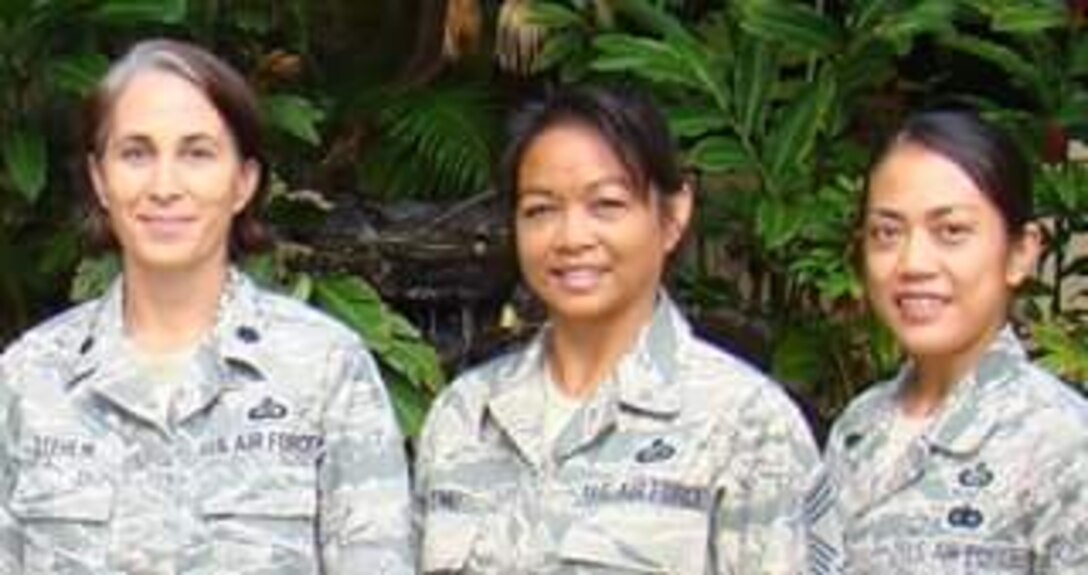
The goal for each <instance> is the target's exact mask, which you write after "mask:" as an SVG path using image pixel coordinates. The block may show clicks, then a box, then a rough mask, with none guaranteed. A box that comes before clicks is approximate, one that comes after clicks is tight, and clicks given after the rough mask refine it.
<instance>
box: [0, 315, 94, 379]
mask: <svg viewBox="0 0 1088 575" xmlns="http://www.w3.org/2000/svg"><path fill="white" fill-rule="evenodd" d="M98 303H99V300H92V301H89V302H85V303H82V304H80V305H77V306H75V307H72V308H70V309H68V310H66V311H64V312H61V313H59V314H57V315H55V316H53V317H52V318H50V319H48V320H46V321H44V322H42V323H40V324H38V325H37V326H35V327H33V328H31V329H29V330H28V331H26V332H25V333H23V334H22V335H21V336H19V337H18V338H17V339H16V340H15V341H14V342H12V343H11V345H9V346H8V348H7V349H6V350H4V353H3V355H0V374H2V375H3V379H4V383H5V385H7V386H9V387H11V388H12V389H13V390H18V389H19V388H21V387H23V386H25V385H28V384H31V383H34V384H40V383H42V381H43V380H48V379H51V378H50V377H48V374H49V373H58V374H59V373H60V371H61V370H63V369H66V368H67V367H68V366H70V365H71V364H72V363H73V362H74V361H75V358H76V357H78V355H79V353H80V350H81V348H82V346H84V344H85V343H84V342H85V340H86V339H87V336H88V334H90V333H91V331H92V330H93V325H92V322H93V319H94V316H95V313H94V311H95V309H96V308H97V304H98Z"/></svg>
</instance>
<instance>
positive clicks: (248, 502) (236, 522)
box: [198, 461, 318, 574]
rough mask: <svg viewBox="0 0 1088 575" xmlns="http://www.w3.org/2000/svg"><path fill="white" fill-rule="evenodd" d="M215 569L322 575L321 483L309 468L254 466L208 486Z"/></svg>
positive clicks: (205, 512) (203, 503)
mask: <svg viewBox="0 0 1088 575" xmlns="http://www.w3.org/2000/svg"><path fill="white" fill-rule="evenodd" d="M213 476H214V475H213ZM201 491H202V493H200V494H199V495H198V497H199V501H200V503H199V509H200V513H201V516H202V520H203V522H204V526H205V528H206V536H207V541H208V544H209V546H210V548H211V550H212V554H213V556H214V560H213V561H212V564H214V565H216V566H217V568H218V569H220V570H222V571H223V572H228V573H250V572H261V573H263V572H276V573H298V574H307V573H317V572H318V559H317V557H318V553H317V545H316V542H317V528H316V525H317V499H318V496H317V478H316V471H315V469H314V468H312V467H309V466H287V465H283V464H270V463H268V462H265V463H264V464H261V463H260V462H256V461H250V462H247V463H245V464H238V465H236V466H235V475H234V477H232V478H231V479H229V480H225V481H217V482H214V483H208V482H205V483H203V485H202V487H201Z"/></svg>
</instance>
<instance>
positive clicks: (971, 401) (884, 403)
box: [827, 328, 1088, 575]
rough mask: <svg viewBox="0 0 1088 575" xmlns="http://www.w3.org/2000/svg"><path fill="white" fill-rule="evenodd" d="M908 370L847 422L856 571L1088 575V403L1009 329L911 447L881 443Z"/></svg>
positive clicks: (850, 553)
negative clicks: (901, 449)
mask: <svg viewBox="0 0 1088 575" xmlns="http://www.w3.org/2000/svg"><path fill="white" fill-rule="evenodd" d="M910 378H911V369H910V367H909V366H907V367H906V368H904V369H903V370H902V371H901V373H900V375H899V376H898V377H896V378H895V379H893V380H892V381H888V382H885V383H883V384H880V385H878V386H876V387H875V388H873V389H871V390H869V391H868V392H866V393H865V394H864V395H862V396H861V397H860V398H859V399H857V400H856V401H854V402H853V404H852V405H851V406H850V407H849V408H848V409H847V410H846V412H845V413H844V414H843V415H842V417H841V418H840V419H839V421H837V422H836V424H835V427H834V429H833V431H832V435H831V439H830V443H829V445H828V452H827V460H828V466H829V469H830V471H831V473H832V475H833V476H834V477H835V478H836V479H837V481H838V483H839V484H840V486H841V500H840V503H841V505H842V508H843V511H844V517H843V520H844V521H845V522H846V547H847V565H848V569H847V571H848V573H855V574H866V575H868V574H872V575H932V574H940V575H969V574H978V575H1013V574H1018V575H1019V574H1029V573H1032V574H1037V575H1039V574H1048V575H1058V574H1062V575H1074V574H1079V575H1084V574H1085V573H1088V404H1086V403H1085V401H1084V400H1083V399H1082V398H1081V397H1080V396H1078V395H1077V394H1076V393H1075V392H1073V391H1072V390H1071V389H1070V388H1068V387H1067V386H1066V385H1065V384H1063V383H1062V382H1060V381H1058V380H1056V379H1055V378H1054V377H1052V376H1050V375H1049V374H1047V373H1046V372H1044V371H1042V370H1040V369H1039V368H1037V367H1035V366H1033V365H1032V364H1031V363H1030V362H1029V361H1028V360H1027V357H1026V355H1025V353H1024V350H1023V348H1022V347H1021V345H1020V343H1019V342H1018V341H1017V340H1016V338H1015V336H1014V335H1013V333H1012V330H1011V329H1009V328H1006V329H1005V330H1003V331H1002V332H1001V333H1000V335H999V336H998V337H997V339H996V340H995V342H994V343H993V344H992V345H991V347H990V349H989V350H988V351H987V352H986V353H985V354H984V356H983V357H982V359H981V361H980V362H979V364H978V365H977V367H976V368H975V370H974V372H973V373H971V374H969V375H968V376H967V377H965V378H964V379H963V380H962V381H960V382H959V383H957V384H956V386H955V387H954V388H953V389H952V392H951V394H950V395H949V397H948V399H947V400H946V401H945V403H944V406H943V407H942V408H940V411H939V412H938V413H936V414H935V416H934V419H933V420H932V421H931V422H930V423H929V424H928V426H927V428H926V429H925V430H924V431H923V433H922V435H921V436H920V437H919V438H917V439H916V440H915V441H914V442H913V443H912V444H910V445H909V446H908V448H907V450H906V453H905V454H904V455H903V456H902V457H900V458H899V459H898V460H895V461H894V463H892V464H890V465H885V466H877V465H874V464H873V462H874V461H880V460H881V459H882V458H880V457H879V455H880V453H881V449H882V448H884V446H885V445H886V443H887V441H888V436H887V430H888V429H889V428H890V427H891V421H892V418H893V417H895V416H896V415H895V414H896V410H897V409H898V405H897V404H898V399H897V397H898V394H899V390H900V389H901V388H902V386H903V385H904V383H905V382H907V381H910Z"/></svg>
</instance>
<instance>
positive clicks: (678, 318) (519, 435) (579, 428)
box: [481, 293, 691, 463]
mask: <svg viewBox="0 0 1088 575" xmlns="http://www.w3.org/2000/svg"><path fill="white" fill-rule="evenodd" d="M550 331H551V328H550V326H545V327H544V328H543V329H542V330H541V331H540V333H538V334H537V335H536V336H535V337H534V338H533V340H532V341H531V342H530V343H529V344H528V346H527V347H526V348H525V349H524V350H523V351H522V353H520V354H518V356H517V358H516V359H515V360H514V361H513V362H511V363H510V364H508V365H505V366H504V367H503V368H501V369H500V370H499V372H498V373H497V376H496V377H495V379H494V380H493V381H492V382H491V393H490V398H489V400H488V402H487V406H486V409H485V411H484V416H485V418H486V417H492V418H494V420H495V421H496V422H497V423H498V425H499V426H500V427H501V428H502V429H503V430H504V431H505V432H506V434H507V435H508V436H510V437H511V439H513V441H514V443H515V444H517V446H518V448H519V450H520V451H521V452H522V454H523V455H524V456H525V457H526V458H527V459H529V460H530V461H532V462H535V463H540V454H542V453H543V449H542V448H543V445H542V442H543V421H542V417H541V416H540V414H541V410H542V409H543V405H544V401H545V400H544V387H543V382H544V381H545V379H544V378H545V377H546V374H547V366H546V363H545V362H546V357H547V355H546V349H547V341H548V337H549V334H550ZM690 337H691V328H690V326H689V325H688V323H687V321H686V320H685V319H684V317H683V315H682V314H681V313H680V311H679V310H678V309H677V307H676V305H675V304H674V303H673V302H672V300H671V299H669V297H668V296H667V295H666V294H664V293H661V294H660V296H659V297H658V299H657V304H656V305H655V307H654V313H653V315H652V317H651V319H650V321H649V323H648V324H647V325H646V326H645V327H644V328H643V329H642V332H641V333H640V334H639V337H638V339H637V340H636V344H635V346H634V347H633V348H632V349H631V350H630V351H629V352H628V353H627V354H625V355H624V356H623V357H622V358H621V359H620V361H619V362H618V364H617V365H616V369H615V370H614V371H613V375H612V376H611V377H609V378H608V379H607V380H605V382H603V383H602V384H601V386H600V388H598V389H597V392H596V393H595V394H594V396H593V397H592V398H591V399H590V400H589V401H588V402H587V403H586V405H585V406H583V407H582V408H581V409H580V410H579V411H578V413H576V414H575V416H574V418H573V419H572V420H571V422H570V424H569V425H568V427H567V429H566V430H565V431H564V432H563V433H562V434H561V435H560V437H559V438H558V439H557V446H558V450H559V451H560V452H561V454H562V452H568V451H575V450H577V449H578V448H579V447H581V446H583V445H584V444H586V443H588V442H590V441H592V440H593V439H595V438H596V437H597V436H599V435H600V434H602V433H604V432H605V431H607V430H608V429H610V428H611V427H613V426H614V425H617V424H621V421H622V417H621V413H623V414H631V415H632V416H635V417H637V416H646V415H648V416H651V417H656V418H659V419H667V418H671V417H674V416H676V415H677V414H678V413H679V412H680V408H681V395H680V387H679V385H678V382H677V375H678V374H677V371H678V369H677V360H678V355H679V353H680V352H681V349H682V347H683V344H684V342H685V341H686V340H687V339H689V338H690ZM483 423H484V422H481V424H483Z"/></svg>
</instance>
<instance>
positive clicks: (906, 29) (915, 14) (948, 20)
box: [873, 0, 956, 52]
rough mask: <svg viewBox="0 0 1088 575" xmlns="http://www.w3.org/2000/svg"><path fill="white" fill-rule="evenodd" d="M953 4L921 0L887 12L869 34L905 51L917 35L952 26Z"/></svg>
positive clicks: (950, 28) (942, 30)
mask: <svg viewBox="0 0 1088 575" xmlns="http://www.w3.org/2000/svg"><path fill="white" fill-rule="evenodd" d="M955 13H956V5H955V3H954V2H949V1H948V0H921V1H919V2H912V3H910V5H909V7H907V8H905V9H903V10H899V11H896V12H893V13H890V14H888V15H887V16H886V17H885V18H883V19H882V20H881V21H880V23H879V24H878V25H877V26H876V28H875V30H873V33H874V34H875V35H876V36H878V37H880V38H884V39H886V40H889V41H891V42H892V43H893V44H895V45H896V46H898V48H899V50H900V52H906V50H907V49H909V48H910V47H911V46H912V45H913V39H914V38H915V37H916V36H918V35H919V34H926V33H938V32H950V31H951V30H952V29H953V23H954V21H955V20H954V17H955Z"/></svg>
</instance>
